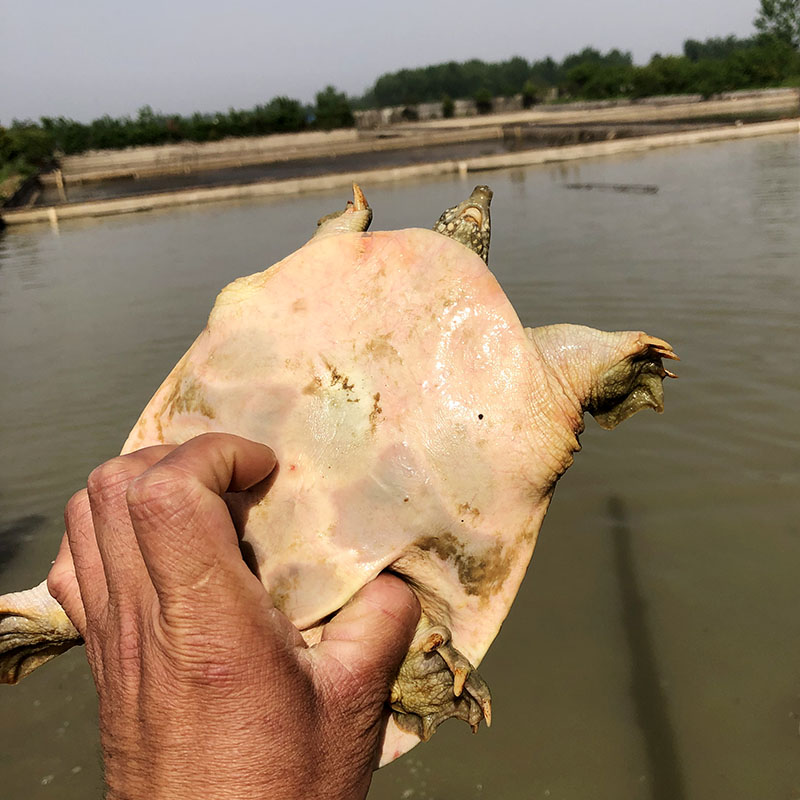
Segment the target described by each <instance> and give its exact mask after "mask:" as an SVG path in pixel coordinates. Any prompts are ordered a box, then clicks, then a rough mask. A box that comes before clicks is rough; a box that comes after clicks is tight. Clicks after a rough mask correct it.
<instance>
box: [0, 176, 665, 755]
mask: <svg viewBox="0 0 800 800" xmlns="http://www.w3.org/2000/svg"><path fill="white" fill-rule="evenodd" d="M490 202H491V191H490V190H489V189H488V188H487V187H485V186H481V187H477V188H476V189H475V191H474V192H473V193H472V195H470V197H469V198H468V199H467V200H466V201H464V202H463V203H460V204H458V205H457V206H455V207H454V208H452V209H448V210H447V211H445V212H444V214H443V215H442V217H441V219H440V220H439V221H438V222H437V223H436V225H435V227H434V230H423V229H411V230H400V231H379V232H375V233H366V232H365V231H366V228H367V227H368V225H369V223H370V219H371V211H370V210H369V207H368V205H367V203H366V200H365V198H364V196H363V194H362V193H361V191H360V189H358V187H355V198H354V201H353V202H351V203H348V206H347V208H346V210H345V211H344V212H342V213H337V214H332V215H329V216H328V217H324V218H323V219H321V220H320V222H319V227H318V230H317V233H316V235H315V236H314V237H313V238H312V239H311V240H310V241H309V242H308V243H307V244H306V245H304V246H303V247H301V248H300V249H299V250H298V251H296V252H295V253H292V254H291V255H289V256H287V257H286V258H285V259H283V261H280V262H279V263H277V264H275V265H274V266H273V267H271V268H269V269H268V270H266V271H264V272H259V273H256V274H255V275H250V276H248V277H245V278H240V279H239V280H237V281H234V282H233V283H232V284H230V285H229V286H227V287H226V288H225V289H223V291H222V292H221V293H220V295H219V297H218V298H217V301H216V304H215V305H214V308H213V310H212V312H211V316H210V317H209V320H208V324H207V326H206V328H205V330H204V331H203V332H202V333H201V334H200V336H199V337H198V338H197V340H196V341H195V343H194V344H193V345H192V346H191V348H190V349H189V351H188V352H187V353H186V355H185V356H184V357H183V358H182V359H181V360H180V361H179V363H178V364H177V365H176V366H175V368H174V369H173V370H172V372H171V373H170V375H169V376H168V377H167V379H166V380H165V381H164V383H163V384H162V386H161V388H160V389H159V390H158V391H157V392H156V393H155V395H154V396H153V399H152V400H151V401H150V403H149V404H148V405H147V407H146V408H145V410H144V412H143V413H142V415H141V417H140V419H139V421H138V422H137V423H136V425H135V426H134V428H133V430H132V431H131V434H130V436H129V437H128V440H127V442H126V443H125V446H124V448H123V452H130V451H132V450H136V449H139V448H142V447H146V446H149V445H154V444H160V443H164V442H167V443H181V442H184V441H186V440H187V439H190V438H191V437H194V436H197V435H198V434H202V433H205V432H210V431H225V432H229V433H235V434H238V435H240V436H244V437H247V438H249V439H254V440H257V441H261V442H265V443H268V444H269V445H270V446H272V447H273V448H274V450H275V452H276V453H277V454H278V459H279V468H278V472H277V473H276V475H275V477H274V481H273V484H272V486H271V488H270V490H269V492H266V493H265V492H264V491H263V490H262V491H258V492H249V493H244V494H243V495H241V496H239V497H238V498H237V499H236V500H235V501H233V502H234V503H235V505H233V506H232V513H233V516H234V519H235V521H236V523H237V527H238V529H239V530H240V532H241V535H242V537H243V541H244V545H243V552H244V553H245V554H246V557H247V559H248V563H250V564H251V566H252V568H253V569H254V571H256V574H258V575H259V577H260V578H261V580H262V581H263V583H264V585H265V586H266V587H267V588H268V590H269V592H270V595H271V596H272V599H273V601H274V602H275V604H276V606H277V607H278V608H280V609H281V610H282V611H284V612H285V613H286V614H287V615H288V616H289V618H290V619H291V620H292V621H293V622H294V623H295V624H296V625H297V626H298V627H299V628H300V629H301V630H302V631H303V634H304V637H305V638H306V640H307V641H308V642H309V644H312V645H313V643H314V642H315V641H317V639H318V637H319V632H320V624H321V622H323V621H324V620H325V619H327V618H329V617H330V615H331V614H334V613H335V612H336V611H337V610H338V609H339V608H341V607H342V606H343V605H344V604H345V603H346V602H347V601H348V599H349V598H350V597H352V596H353V594H355V592H356V591H357V590H358V589H359V588H360V587H361V586H363V585H364V584H365V583H367V582H368V581H370V580H372V579H373V578H374V577H375V576H376V575H378V574H379V573H380V572H381V571H383V570H391V571H392V572H394V573H395V574H397V575H400V576H402V577H404V578H405V579H406V580H407V581H408V583H409V584H410V586H411V587H412V588H413V589H414V591H415V592H416V594H417V595H418V597H419V600H420V603H421V606H422V610H423V615H422V618H421V620H420V624H419V627H418V630H417V633H416V636H415V639H414V642H413V643H412V645H411V648H410V650H409V653H408V655H407V657H406V660H405V662H404V664H403V666H402V667H401V669H400V673H399V675H398V678H397V680H396V682H395V685H394V687H393V689H392V694H391V697H390V698H387V702H388V703H389V705H390V707H391V709H392V717H391V719H390V720H389V723H388V726H387V730H386V737H385V741H384V745H383V755H382V763H386V762H388V761H391V760H392V759H394V758H396V757H397V756H399V755H401V754H402V753H404V752H406V751H407V750H408V749H410V748H411V747H412V746H413V745H414V744H416V743H417V742H418V741H419V740H420V739H427V738H429V737H430V736H431V734H432V733H433V731H434V730H435V729H436V727H437V725H438V724H439V723H441V722H442V721H443V720H445V719H448V718H449V717H458V718H460V719H463V720H465V721H466V722H467V723H468V724H469V725H471V726H472V727H473V729H477V727H478V724H479V723H480V721H481V720H486V722H487V723H489V722H490V720H491V716H490V715H491V700H490V695H489V689H488V687H487V686H486V684H485V682H484V681H483V680H482V678H481V677H480V675H479V674H478V672H477V670H476V667H477V666H478V665H479V663H480V661H481V659H482V658H483V656H484V654H485V653H486V651H487V649H488V648H489V645H490V644H491V642H492V640H493V639H494V637H495V636H496V634H497V632H498V630H499V629H500V625H501V624H502V622H503V620H504V619H505V617H506V615H507V613H508V611H509V608H510V607H511V603H512V601H513V599H514V597H515V595H516V593H517V590H518V588H519V585H520V582H521V581H522V578H523V576H524V574H525V570H526V568H527V565H528V562H529V560H530V558H531V555H532V553H533V548H534V545H535V543H536V538H537V535H538V533H539V528H540V526H541V523H542V519H543V518H544V515H545V512H546V510H547V506H548V504H549V502H550V498H551V496H552V493H553V490H554V488H555V484H556V482H557V480H558V479H559V477H560V476H561V475H562V474H563V473H564V471H565V470H566V469H567V468H568V467H569V465H570V464H571V463H572V459H573V453H574V452H575V451H576V450H577V449H578V448H579V444H578V438H577V437H578V434H579V433H580V432H581V431H582V430H583V415H584V412H586V411H589V412H590V413H592V414H593V415H594V416H595V417H596V418H597V420H598V421H599V422H600V424H601V425H603V426H604V427H607V428H612V427H614V426H615V425H616V424H618V423H619V422H621V421H622V420H624V419H625V418H626V417H628V416H630V415H631V414H633V413H635V412H636V411H637V410H639V409H640V408H645V407H650V408H654V409H656V410H657V411H661V410H662V409H663V390H662V379H663V378H664V377H665V376H667V375H670V374H671V373H669V372H668V371H667V370H665V369H664V367H663V366H662V359H663V358H675V355H674V353H673V352H672V349H671V347H670V346H669V345H668V344H667V343H666V342H664V341H662V340H660V339H656V338H654V337H652V336H648V335H647V334H645V333H642V332H640V331H633V332H624V333H605V332H601V331H596V330H592V329H590V328H585V327H581V326H576V325H554V326H548V327H544V328H533V329H530V328H528V329H525V328H523V327H522V325H521V323H520V321H519V319H518V318H517V315H516V313H515V312H514V309H513V308H512V306H511V304H510V303H509V301H508V299H507V298H506V296H505V294H504V293H503V290H502V289H501V288H500V286H499V285H498V283H497V281H496V280H495V278H494V276H493V275H492V274H491V273H490V272H489V270H488V268H487V263H488V248H489V233H490V220H489V204H490ZM78 641H79V638H78V635H77V632H76V631H75V629H74V628H73V627H72V624H71V623H70V622H69V620H68V619H67V617H66V615H65V614H64V612H63V611H62V610H61V608H60V606H58V604H57V603H56V602H55V601H54V600H53V599H52V598H50V596H49V594H48V593H47V589H46V586H45V585H44V584H42V585H41V586H39V587H37V588H36V589H33V590H30V591H29V592H21V593H18V594H13V595H6V596H5V597H2V598H0V674H1V676H2V679H3V680H4V681H6V682H12V683H13V682H15V681H16V680H18V679H19V678H21V677H22V676H24V675H25V674H27V673H28V672H30V671H31V670H32V669H34V668H35V667H37V666H39V664H41V663H43V662H44V661H46V660H48V659H50V658H52V657H53V656H54V655H57V654H58V653H59V652H61V651H63V650H64V649H66V648H67V647H69V646H71V645H72V644H75V643H77V642H78Z"/></svg>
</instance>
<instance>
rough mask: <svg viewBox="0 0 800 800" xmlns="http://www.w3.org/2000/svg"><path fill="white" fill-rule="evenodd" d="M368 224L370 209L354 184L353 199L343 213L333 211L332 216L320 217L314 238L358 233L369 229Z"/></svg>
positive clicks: (370, 216)
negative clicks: (334, 234) (348, 232)
mask: <svg viewBox="0 0 800 800" xmlns="http://www.w3.org/2000/svg"><path fill="white" fill-rule="evenodd" d="M370 222H372V209H371V208H370V207H369V203H367V198H366V197H364V192H362V191H361V187H360V186H359V185H358V184H357V183H354V184H353V199H352V200H348V201H347V205H346V206H345V207H344V211H334V212H333V213H332V214H326V215H325V216H324V217H322V218H321V219H320V220H319V221H318V222H317V231H316V233H315V234H314V238H315V239H321V238H322V237H323V236H330V235H331V234H333V233H346V232H347V231H354V232H356V233H360V232H363V231H365V230H367V228H369V224H370Z"/></svg>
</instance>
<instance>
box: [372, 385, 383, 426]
mask: <svg viewBox="0 0 800 800" xmlns="http://www.w3.org/2000/svg"><path fill="white" fill-rule="evenodd" d="M380 402H381V393H380V392H375V394H374V395H372V411H370V412H369V427H370V430H371V431H372V432H373V433H375V431H376V430H377V428H378V422H380V416H381V414H382V413H383V409H382V408H381V406H380Z"/></svg>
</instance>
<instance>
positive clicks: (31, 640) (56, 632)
mask: <svg viewBox="0 0 800 800" xmlns="http://www.w3.org/2000/svg"><path fill="white" fill-rule="evenodd" d="M82 641H83V640H82V639H81V636H80V634H79V633H78V631H77V630H75V626H74V625H73V624H72V623H71V622H70V621H69V617H68V616H67V615H66V613H65V612H64V609H63V608H61V606H60V605H59V604H58V603H57V602H56V601H55V600H54V599H53V598H52V597H51V596H50V592H48V591H47V581H42V582H41V583H40V584H39V585H38V586H36V587H34V588H33V589H28V590H27V591H24V592H16V593H14V594H6V595H3V596H2V597H0V683H17V682H18V681H20V680H22V678H24V677H25V676H26V675H28V674H29V673H31V672H33V670H35V669H36V668H37V667H40V666H41V665H42V664H44V663H45V662H47V661H49V660H50V659H51V658H55V657H56V656H57V655H61V653H63V652H64V651H66V650H69V648H70V647H72V646H73V645H76V644H80V643H81V642H82Z"/></svg>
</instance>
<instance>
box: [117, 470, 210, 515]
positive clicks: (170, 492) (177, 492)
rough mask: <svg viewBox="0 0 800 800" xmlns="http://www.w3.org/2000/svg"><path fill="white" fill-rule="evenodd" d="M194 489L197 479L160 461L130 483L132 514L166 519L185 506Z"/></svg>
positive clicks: (129, 499) (130, 507)
mask: <svg viewBox="0 0 800 800" xmlns="http://www.w3.org/2000/svg"><path fill="white" fill-rule="evenodd" d="M194 490H195V485H194V481H193V480H192V478H191V477H190V476H189V475H187V473H185V472H183V471H182V470H180V469H176V468H175V467H172V466H169V465H162V464H157V465H156V466H154V467H151V468H150V469H149V470H147V471H146V472H144V473H143V474H142V475H140V476H139V477H138V478H134V480H132V481H131V482H130V483H129V484H128V488H127V493H126V498H127V501H128V508H129V510H130V512H131V514H135V515H136V516H138V517H157V518H162V519H163V518H170V517H173V516H175V515H176V514H177V513H178V512H179V511H181V510H183V509H185V508H186V506H187V503H188V500H189V498H190V497H191V496H192V494H193V492H194Z"/></svg>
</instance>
